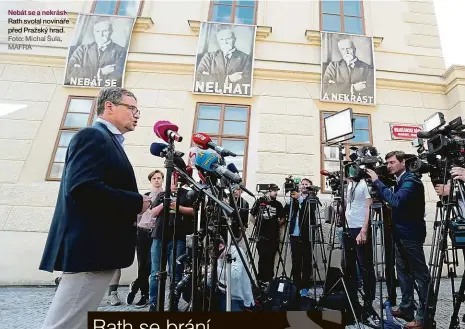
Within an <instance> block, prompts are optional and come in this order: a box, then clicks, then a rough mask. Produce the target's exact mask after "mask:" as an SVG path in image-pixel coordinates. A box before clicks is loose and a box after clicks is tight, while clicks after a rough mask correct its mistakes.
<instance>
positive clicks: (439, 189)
mask: <svg viewBox="0 0 465 329" xmlns="http://www.w3.org/2000/svg"><path fill="white" fill-rule="evenodd" d="M450 173H451V176H452V178H453V179H454V180H461V181H463V182H465V168H461V167H453V168H452V170H451V171H450ZM434 190H435V191H436V193H437V195H438V196H448V195H449V193H450V181H449V182H447V184H446V185H444V184H436V185H435V186H434ZM458 198H459V200H458V205H459V208H460V211H461V214H460V215H461V216H464V217H465V200H462V199H461V196H460V195H459V196H458Z"/></svg>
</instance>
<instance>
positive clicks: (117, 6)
mask: <svg viewBox="0 0 465 329" xmlns="http://www.w3.org/2000/svg"><path fill="white" fill-rule="evenodd" d="M98 1H99V0H94V1H93V2H92V7H91V9H90V12H91V13H92V14H95V8H96V7H97V2H98ZM103 1H114V2H116V7H115V12H114V13H113V14H105V15H113V16H120V15H118V10H119V7H120V5H121V2H122V0H103ZM144 2H145V0H139V10H138V11H137V16H136V17H140V15H141V14H142V9H143V7H144ZM97 15H104V14H97ZM121 16H122V15H121Z"/></svg>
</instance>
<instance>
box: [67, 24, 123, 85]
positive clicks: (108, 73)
mask: <svg viewBox="0 0 465 329" xmlns="http://www.w3.org/2000/svg"><path fill="white" fill-rule="evenodd" d="M112 33H113V26H112V25H111V23H110V22H109V21H101V22H98V23H97V24H95V25H94V38H95V41H94V42H92V43H91V44H85V45H80V46H78V47H77V48H76V50H74V52H73V54H72V55H71V57H70V59H69V61H68V71H67V74H66V82H65V83H66V84H72V85H74V83H73V82H72V80H71V78H75V79H78V78H88V79H91V80H95V81H97V86H98V87H104V86H106V85H105V83H107V81H108V80H113V81H112V83H111V84H110V85H109V86H117V87H121V86H122V79H123V73H124V64H125V61H126V54H127V49H126V48H123V47H121V46H119V45H117V44H116V43H114V42H113V41H112V40H111V35H112ZM78 83H79V81H78ZM107 86H108V85H107Z"/></svg>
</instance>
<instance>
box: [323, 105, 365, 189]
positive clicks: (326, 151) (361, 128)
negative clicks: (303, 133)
mask: <svg viewBox="0 0 465 329" xmlns="http://www.w3.org/2000/svg"><path fill="white" fill-rule="evenodd" d="M331 114H334V113H331V112H323V113H322V114H321V129H320V130H321V141H322V142H324V141H325V137H324V136H325V131H324V124H323V118H325V117H327V116H328V115H331ZM354 119H355V123H354V124H355V128H354V130H355V131H354V135H355V138H353V139H351V140H349V141H347V142H345V154H346V159H349V155H350V153H351V152H350V147H351V146H356V147H359V146H364V145H371V144H372V136H371V121H370V116H369V115H363V114H354ZM321 154H322V158H321V169H322V170H327V171H329V172H332V171H339V150H338V147H337V146H325V145H324V144H322V146H321ZM321 177H322V178H321V190H322V191H323V192H328V193H329V192H331V190H330V188H329V187H327V186H326V177H325V176H321Z"/></svg>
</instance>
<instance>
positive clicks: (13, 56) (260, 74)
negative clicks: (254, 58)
mask: <svg viewBox="0 0 465 329" xmlns="http://www.w3.org/2000/svg"><path fill="white" fill-rule="evenodd" d="M0 63H3V64H14V65H27V66H49V67H55V68H60V69H63V68H65V65H66V57H65V56H45V55H42V56H41V55H33V56H31V55H28V54H18V53H0ZM126 71H127V72H146V73H172V74H184V75H191V74H193V72H194V64H190V63H183V64H180V63H168V62H162V61H159V62H147V61H134V60H132V61H131V60H129V61H128V62H127V65H126ZM254 78H256V79H265V80H282V81H300V82H309V83H320V79H321V74H320V73H319V72H315V71H314V72H308V71H302V70H286V69H280V68H263V67H261V68H258V67H257V66H256V67H255V69H254ZM376 83H377V88H382V89H384V88H385V89H396V90H406V91H416V92H425V93H437V94H443V95H446V94H447V93H448V92H450V91H451V90H452V89H453V88H455V87H456V86H458V85H464V86H465V66H457V65H455V66H451V67H450V68H449V69H448V70H447V71H446V72H445V73H444V74H443V76H442V78H441V77H439V78H438V79H437V82H436V81H422V80H420V79H416V80H415V79H411V80H410V79H409V80H406V79H405V78H400V79H395V78H391V77H386V76H384V77H382V78H380V77H379V76H378V78H377V79H376Z"/></svg>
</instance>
